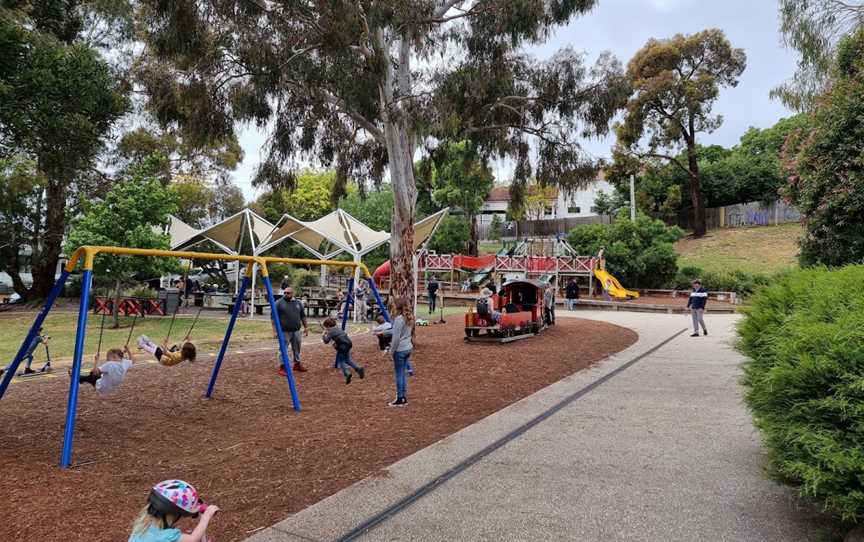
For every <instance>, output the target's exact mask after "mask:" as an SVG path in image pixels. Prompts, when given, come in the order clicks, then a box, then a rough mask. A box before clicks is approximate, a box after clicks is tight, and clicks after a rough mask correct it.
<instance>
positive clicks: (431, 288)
mask: <svg viewBox="0 0 864 542" xmlns="http://www.w3.org/2000/svg"><path fill="white" fill-rule="evenodd" d="M426 292H427V293H428V294H429V314H432V313H434V312H435V302H436V301H437V300H438V279H436V278H435V275H432V276H431V277H429V282H428V283H426Z"/></svg>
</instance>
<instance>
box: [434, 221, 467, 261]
mask: <svg viewBox="0 0 864 542" xmlns="http://www.w3.org/2000/svg"><path fill="white" fill-rule="evenodd" d="M470 240H471V226H470V225H469V224H468V220H466V219H465V217H464V216H449V215H448V216H447V217H446V218H445V219H444V220H443V221H442V222H441V225H440V226H438V231H437V232H435V237H433V238H432V240H431V241H429V249H430V250H434V251H435V252H437V253H439V254H464V253H465V251H466V249H467V248H468V243H469V242H470Z"/></svg>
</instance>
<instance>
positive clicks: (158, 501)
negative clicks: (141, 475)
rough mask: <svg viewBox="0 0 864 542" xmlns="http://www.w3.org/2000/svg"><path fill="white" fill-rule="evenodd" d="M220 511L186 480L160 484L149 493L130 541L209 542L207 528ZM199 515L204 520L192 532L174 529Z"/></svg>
mask: <svg viewBox="0 0 864 542" xmlns="http://www.w3.org/2000/svg"><path fill="white" fill-rule="evenodd" d="M218 511H219V507H218V506H213V505H212V504H211V505H207V504H204V502H203V501H202V500H201V499H200V498H199V496H198V491H197V490H196V489H195V488H194V487H192V486H191V485H189V484H188V483H186V482H184V481H183V480H165V481H164V482H159V483H158V484H156V485H155V486H154V487H153V488H152V489H151V490H150V495H149V496H148V497H147V505H146V506H145V507H144V509H143V510H142V511H141V514H140V515H139V516H138V519H137V520H135V525H133V526H132V535H131V536H130V537H129V542H207V525H208V524H209V523H210V520H211V519H213V515H214V514H216V512H218ZM199 513H200V515H201V519H200V520H199V521H198V525H197V526H196V527H195V530H193V531H192V532H191V533H189V534H184V533H183V532H182V531H181V530H180V529H177V528H176V527H174V525H176V523H177V522H178V521H179V520H180V519H181V518H183V517H192V518H197V517H198V515H199Z"/></svg>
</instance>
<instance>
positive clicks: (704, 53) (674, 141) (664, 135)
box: [617, 29, 746, 237]
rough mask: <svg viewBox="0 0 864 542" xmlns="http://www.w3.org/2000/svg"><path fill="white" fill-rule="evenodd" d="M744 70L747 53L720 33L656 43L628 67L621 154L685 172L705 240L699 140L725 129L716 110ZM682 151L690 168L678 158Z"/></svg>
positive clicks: (697, 228)
mask: <svg viewBox="0 0 864 542" xmlns="http://www.w3.org/2000/svg"><path fill="white" fill-rule="evenodd" d="M745 65H746V57H745V55H744V51H743V50H742V49H733V48H732V46H731V45H730V44H729V41H728V40H727V39H726V37H725V36H724V34H723V32H722V31H721V30H718V29H710V30H704V31H702V32H699V33H697V34H693V35H690V36H684V35H681V34H678V35H676V36H674V37H673V38H671V39H668V40H655V39H651V40H649V41H648V43H647V44H646V45H645V46H644V47H643V48H642V49H640V50H639V51H638V52H637V53H636V55H635V56H634V57H633V59H632V60H630V63H629V64H628V65H627V77H628V79H629V80H630V84H631V86H632V89H633V93H632V95H631V97H630V100H629V101H628V102H627V109H626V113H625V116H624V120H623V122H622V123H621V124H619V125H618V127H617V136H618V145H619V147H620V149H619V151H620V152H625V153H631V154H634V155H636V156H639V157H653V158H662V159H664V160H668V161H669V162H670V163H671V164H674V165H675V166H676V167H678V168H680V169H681V170H682V171H684V172H686V174H687V176H688V180H689V194H690V201H691V204H692V206H693V224H694V227H693V234H694V235H695V236H697V237H698V236H702V235H705V202H704V197H703V194H702V187H701V184H700V175H699V152H698V147H697V144H696V134H698V133H700V132H705V133H711V132H713V131H714V130H715V129H717V127H719V126H720V123H721V122H722V117H720V116H711V108H712V106H713V105H714V102H715V100H716V99H717V96H718V94H719V92H720V87H722V86H731V87H734V86H736V85H737V84H738V77H739V76H740V75H741V73H742V72H743V71H744V67H745ZM643 144H644V147H643ZM682 147H683V148H684V149H685V150H686V153H687V161H686V162H682V161H681V160H679V159H678V158H677V157H676V156H675V154H674V153H675V152H676V151H678V150H679V149H681V148H682ZM663 149H666V150H667V152H666V153H665V154H664V153H662V152H660V151H661V150H663ZM668 151H672V153H669V152H668ZM685 164H686V165H685Z"/></svg>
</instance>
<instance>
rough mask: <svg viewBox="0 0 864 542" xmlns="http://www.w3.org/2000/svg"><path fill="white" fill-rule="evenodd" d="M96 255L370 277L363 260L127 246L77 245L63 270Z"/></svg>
mask: <svg viewBox="0 0 864 542" xmlns="http://www.w3.org/2000/svg"><path fill="white" fill-rule="evenodd" d="M97 254H115V255H118V256H149V257H155V258H185V259H187V260H222V261H229V262H245V263H246V274H247V276H251V274H252V268H253V265H257V266H258V267H259V268H260V269H261V275H262V276H264V277H266V276H268V275H269V271H268V268H267V264H268V263H287V264H292V265H316V266H321V265H329V266H332V267H350V268H352V269H354V268H356V267H359V268H360V270H362V271H363V274H364V276H365V277H370V278H371V277H372V274H371V273H369V269H368V268H367V267H366V265H364V264H363V263H357V262H352V261H347V262H343V261H337V260H315V259H312V258H277V257H274V256H243V255H239V254H238V255H231V254H213V253H210V252H187V251H183V250H159V249H153V248H128V247H106V246H90V245H85V246H82V247H78V249H76V250H75V252H73V253H72V255H71V256H70V257H69V261H68V262H67V263H66V271H69V272H70V273H71V272H72V271H74V270H75V268H76V267H77V266H78V262H79V261H81V260H82V258H83V261H84V270H92V269H93V261H94V259H95V258H96V255H97Z"/></svg>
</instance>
